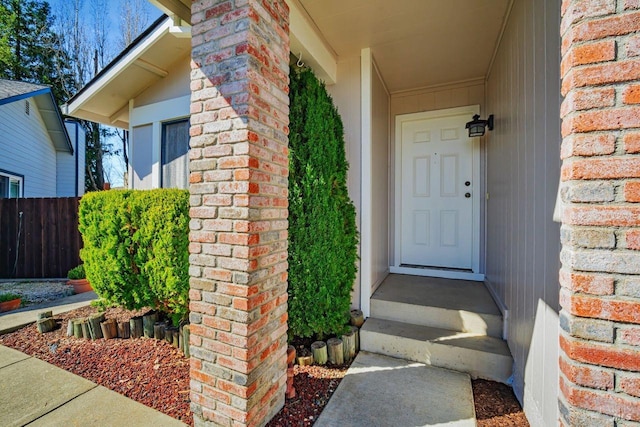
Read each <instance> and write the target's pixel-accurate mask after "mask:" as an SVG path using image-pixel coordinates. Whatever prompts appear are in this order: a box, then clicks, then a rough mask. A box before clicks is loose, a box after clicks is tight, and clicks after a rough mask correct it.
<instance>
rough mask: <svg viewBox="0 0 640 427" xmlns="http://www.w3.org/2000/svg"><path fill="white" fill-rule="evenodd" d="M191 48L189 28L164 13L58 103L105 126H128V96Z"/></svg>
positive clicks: (162, 73) (152, 81)
mask: <svg viewBox="0 0 640 427" xmlns="http://www.w3.org/2000/svg"><path fill="white" fill-rule="evenodd" d="M190 51H191V31H190V28H188V27H182V26H177V25H175V22H174V19H173V18H171V17H168V16H166V15H164V16H162V17H160V18H159V19H158V20H156V21H155V22H154V23H153V24H151V26H150V27H149V28H147V29H146V30H145V31H144V32H143V33H142V34H140V35H139V36H138V37H137V38H136V39H135V40H134V41H133V42H131V44H130V45H129V46H127V48H126V49H125V50H123V51H122V52H121V53H120V54H119V55H118V56H116V57H115V58H114V59H113V61H111V62H110V63H109V64H108V65H107V66H106V67H104V69H102V71H100V72H99V73H98V74H97V75H96V76H95V77H94V78H93V79H92V80H91V81H90V82H89V83H87V84H86V85H85V86H84V87H83V88H82V89H81V90H80V91H79V92H78V93H77V94H75V95H74V96H73V97H72V98H71V99H69V101H68V102H67V103H66V104H65V105H63V106H62V109H63V112H64V113H65V114H66V115H69V116H73V117H77V118H79V119H85V120H91V121H94V122H98V123H102V124H105V125H108V126H115V127H120V128H127V127H128V126H129V100H130V99H134V98H135V97H137V96H138V95H140V94H141V93H142V92H144V91H145V90H146V89H147V88H149V87H150V86H152V85H153V84H155V83H157V82H158V81H159V80H161V79H162V78H164V77H166V76H167V75H168V72H167V69H169V68H170V67H171V65H172V64H173V63H174V62H175V61H176V60H177V59H178V58H182V57H183V56H184V55H186V54H188V53H189V52H190Z"/></svg>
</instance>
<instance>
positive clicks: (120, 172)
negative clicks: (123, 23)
mask: <svg viewBox="0 0 640 427" xmlns="http://www.w3.org/2000/svg"><path fill="white" fill-rule="evenodd" d="M47 1H48V3H49V4H50V5H51V11H52V15H54V16H55V15H56V11H57V10H60V8H61V7H64V5H66V6H67V7H68V5H69V3H70V2H71V0H47ZM80 1H81V8H80V16H81V18H82V19H83V20H85V22H88V23H91V22H92V20H93V16H92V9H91V0H80ZM124 1H128V0H107V1H106V3H107V5H108V8H109V10H108V16H106V17H105V19H106V20H107V22H108V25H107V28H108V35H107V37H108V40H109V45H111V46H112V47H113V49H111V51H110V52H109V54H110V55H111V57H115V56H116V55H117V54H118V53H120V52H119V50H118V48H117V46H118V45H119V43H118V40H119V38H120V21H119V19H120V18H119V17H120V6H121V3H122V2H124ZM143 4H144V11H145V12H147V15H148V22H147V26H149V25H151V24H152V23H153V22H154V21H155V20H156V19H157V18H158V17H160V15H161V14H162V12H160V10H159V9H157V8H156V7H154V6H153V5H152V4H151V3H149V2H147V1H144V2H143ZM107 142H108V143H111V144H113V145H114V147H115V148H117V149H121V148H122V142H121V140H120V139H119V138H118V137H113V138H110V139H108V140H107ZM103 166H104V170H105V174H106V175H107V176H106V181H108V182H110V183H111V187H112V188H113V187H121V186H123V184H124V182H123V177H124V172H125V167H124V158H123V156H122V154H120V155H118V156H105V158H104V161H103Z"/></svg>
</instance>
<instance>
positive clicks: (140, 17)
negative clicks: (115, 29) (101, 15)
mask: <svg viewBox="0 0 640 427" xmlns="http://www.w3.org/2000/svg"><path fill="white" fill-rule="evenodd" d="M147 6H148V3H147V1H146V0H120V10H122V15H120V39H119V44H120V50H123V49H124V48H126V47H127V46H129V45H130V44H131V42H132V41H133V40H134V39H135V38H136V37H138V35H139V34H140V33H142V32H143V31H144V29H145V28H147V24H148V23H149V14H148V13H147Z"/></svg>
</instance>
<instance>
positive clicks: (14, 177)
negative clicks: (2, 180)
mask: <svg viewBox="0 0 640 427" xmlns="http://www.w3.org/2000/svg"><path fill="white" fill-rule="evenodd" d="M0 176H4V177H7V178H9V185H11V181H12V180H14V181H18V183H19V189H18V192H19V194H18V197H17V198H18V199H20V198H23V197H24V175H22V174H19V173H15V172H11V171H8V170H5V169H0ZM3 198H9V197H8V196H7V197H3Z"/></svg>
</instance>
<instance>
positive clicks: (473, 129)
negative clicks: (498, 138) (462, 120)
mask: <svg viewBox="0 0 640 427" xmlns="http://www.w3.org/2000/svg"><path fill="white" fill-rule="evenodd" d="M485 127H488V128H489V130H493V114H491V115H490V116H489V117H488V118H487V120H480V116H479V115H478V114H475V115H474V116H473V120H471V121H470V122H468V123H467V124H466V126H465V129H469V138H473V137H476V136H483V135H484V128H485Z"/></svg>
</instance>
